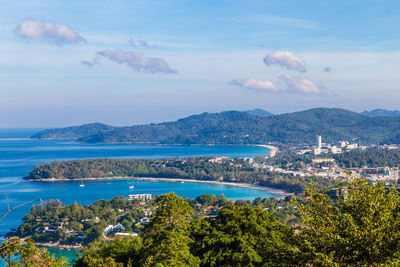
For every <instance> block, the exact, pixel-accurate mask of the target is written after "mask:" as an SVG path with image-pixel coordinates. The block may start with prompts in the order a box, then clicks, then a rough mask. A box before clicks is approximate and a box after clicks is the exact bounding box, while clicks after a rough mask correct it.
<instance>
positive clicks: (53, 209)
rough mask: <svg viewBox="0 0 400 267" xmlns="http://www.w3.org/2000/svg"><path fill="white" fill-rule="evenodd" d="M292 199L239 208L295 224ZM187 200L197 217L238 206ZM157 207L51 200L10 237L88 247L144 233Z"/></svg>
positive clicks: (121, 200)
mask: <svg viewBox="0 0 400 267" xmlns="http://www.w3.org/2000/svg"><path fill="white" fill-rule="evenodd" d="M290 199H291V198H290V197H288V198H283V199H280V200H278V199H276V198H265V199H261V198H256V199H255V200H254V201H253V202H251V201H249V200H247V201H244V200H238V201H236V203H235V205H238V206H243V207H258V208H263V209H268V210H269V211H270V212H271V213H272V214H274V215H275V217H276V218H277V219H278V220H279V221H281V222H284V223H288V224H293V223H295V222H297V220H298V218H297V217H296V216H295V213H294V210H293V208H292V207H291V205H290ZM185 200H186V201H187V202H188V203H189V205H190V206H191V207H192V208H193V210H194V211H195V212H194V213H193V214H192V216H193V218H200V217H204V216H213V215H217V214H218V211H219V210H220V209H221V208H222V207H225V206H227V205H232V203H234V201H230V200H228V199H227V198H226V197H225V196H224V195H223V194H222V195H221V197H218V196H215V195H210V194H204V195H201V196H198V197H197V198H196V199H185ZM155 204H156V203H155V202H154V200H153V199H147V200H138V199H134V200H130V199H128V198H125V197H123V196H120V197H115V198H113V199H112V200H98V201H96V202H95V203H93V204H92V205H86V206H81V205H79V204H77V203H73V204H71V205H63V204H62V203H61V202H60V201H58V200H50V201H48V202H43V203H41V204H39V205H37V206H35V205H34V206H32V207H31V210H30V213H29V214H28V215H26V216H25V217H24V218H23V222H22V224H21V225H20V226H19V227H18V229H17V231H16V232H11V233H9V234H8V236H10V237H11V236H17V237H20V238H26V237H30V238H32V240H34V241H35V242H39V243H48V242H52V243H57V244H58V245H61V246H69V245H75V246H76V245H87V244H88V243H90V242H93V241H95V240H97V239H99V238H102V237H103V235H105V236H107V237H113V236H114V234H115V232H124V233H142V230H143V226H144V225H145V224H147V223H148V220H149V218H152V217H153V216H154V209H155ZM118 224H120V225H122V227H123V228H121V229H118V230H116V231H115V232H111V233H110V234H105V232H104V229H105V228H106V227H107V226H108V225H113V226H116V225H118Z"/></svg>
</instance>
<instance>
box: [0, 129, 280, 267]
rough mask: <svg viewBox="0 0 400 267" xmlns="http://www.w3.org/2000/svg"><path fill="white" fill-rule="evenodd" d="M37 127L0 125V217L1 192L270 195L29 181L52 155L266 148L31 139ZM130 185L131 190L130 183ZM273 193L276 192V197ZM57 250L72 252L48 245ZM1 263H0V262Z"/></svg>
mask: <svg viewBox="0 0 400 267" xmlns="http://www.w3.org/2000/svg"><path fill="white" fill-rule="evenodd" d="M37 130H38V129H0V216H2V215H3V214H4V213H5V212H6V211H7V205H6V201H5V192H7V196H8V200H9V203H10V206H16V205H19V204H21V203H24V202H27V201H30V200H35V199H39V198H41V199H43V200H49V199H59V200H61V201H62V202H63V203H65V204H70V203H73V202H74V201H76V202H78V203H79V204H83V205H85V204H91V203H93V202H94V201H96V200H98V199H111V198H113V197H115V196H121V195H122V196H128V194H132V193H151V194H164V193H169V192H175V193H176V194H178V195H179V196H183V197H191V198H194V197H196V196H198V195H201V194H205V193H209V194H216V195H220V194H221V193H224V194H225V196H226V197H227V198H229V199H233V200H237V199H254V198H256V197H262V198H264V197H271V196H274V195H273V194H270V193H268V192H265V191H261V190H255V189H249V188H242V187H237V186H228V185H218V184H200V183H189V182H185V183H183V184H182V183H176V182H150V181H132V180H112V181H85V187H79V183H78V182H50V183H49V182H47V183H46V182H30V181H25V180H23V179H22V177H24V176H27V175H28V174H29V172H30V171H31V170H32V169H33V168H34V166H35V165H37V164H40V163H43V162H49V161H54V160H55V159H56V160H71V159H84V158H102V157H112V158H163V157H189V156H211V155H212V156H228V157H254V156H266V155H268V153H269V149H268V148H264V147H256V146H165V145H136V144H135V145H134V144H81V143H77V142H74V141H67V140H31V139H29V138H28V137H29V136H30V135H31V134H33V133H35V132H36V131H37ZM132 183H133V184H134V189H133V190H131V189H129V185H131V184H132ZM277 197H278V196H277ZM29 209H30V205H26V206H23V207H21V208H18V209H16V210H13V211H12V212H11V213H10V214H9V215H8V216H7V217H6V218H5V219H3V220H2V221H0V241H2V240H1V238H2V236H4V235H5V234H6V233H7V232H9V231H10V230H11V229H13V228H14V229H15V228H17V227H18V225H19V224H20V223H21V219H22V217H23V216H24V215H26V214H27V213H28V212H29ZM53 252H57V253H61V252H62V253H66V254H67V255H66V256H69V255H70V254H71V253H74V252H71V251H61V252H60V251H59V250H53ZM0 265H1V264H0Z"/></svg>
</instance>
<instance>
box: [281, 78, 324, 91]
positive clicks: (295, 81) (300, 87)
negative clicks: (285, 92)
mask: <svg viewBox="0 0 400 267" xmlns="http://www.w3.org/2000/svg"><path fill="white" fill-rule="evenodd" d="M279 78H280V79H281V80H282V81H283V82H284V83H285V84H286V86H287V87H288V88H289V92H292V93H299V94H303V95H320V94H322V93H321V90H320V89H319V88H318V86H316V85H315V84H314V83H313V82H312V81H311V80H309V79H306V78H302V77H297V76H292V75H289V74H284V75H281V76H279Z"/></svg>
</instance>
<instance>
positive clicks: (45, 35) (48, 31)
mask: <svg viewBox="0 0 400 267" xmlns="http://www.w3.org/2000/svg"><path fill="white" fill-rule="evenodd" d="M15 33H16V34H17V35H18V36H20V37H23V38H26V39H45V40H49V41H52V42H54V43H56V44H58V45H62V44H66V43H75V42H79V41H85V39H84V38H83V37H82V36H80V35H79V34H78V33H77V32H75V31H74V30H73V29H71V28H70V27H68V26H67V25H64V24H56V23H52V22H48V21H40V20H33V19H26V20H24V21H23V22H21V24H19V25H18V26H17V27H16V28H15Z"/></svg>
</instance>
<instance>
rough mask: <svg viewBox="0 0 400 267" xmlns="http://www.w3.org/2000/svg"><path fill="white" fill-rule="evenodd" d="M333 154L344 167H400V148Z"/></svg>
mask: <svg viewBox="0 0 400 267" xmlns="http://www.w3.org/2000/svg"><path fill="white" fill-rule="evenodd" d="M331 156H332V158H334V159H335V160H336V162H337V164H338V165H339V166H340V167H343V168H355V167H357V168H361V167H364V166H367V167H369V168H377V167H400V150H398V149H393V150H365V151H350V152H347V153H342V154H334V155H331Z"/></svg>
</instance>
